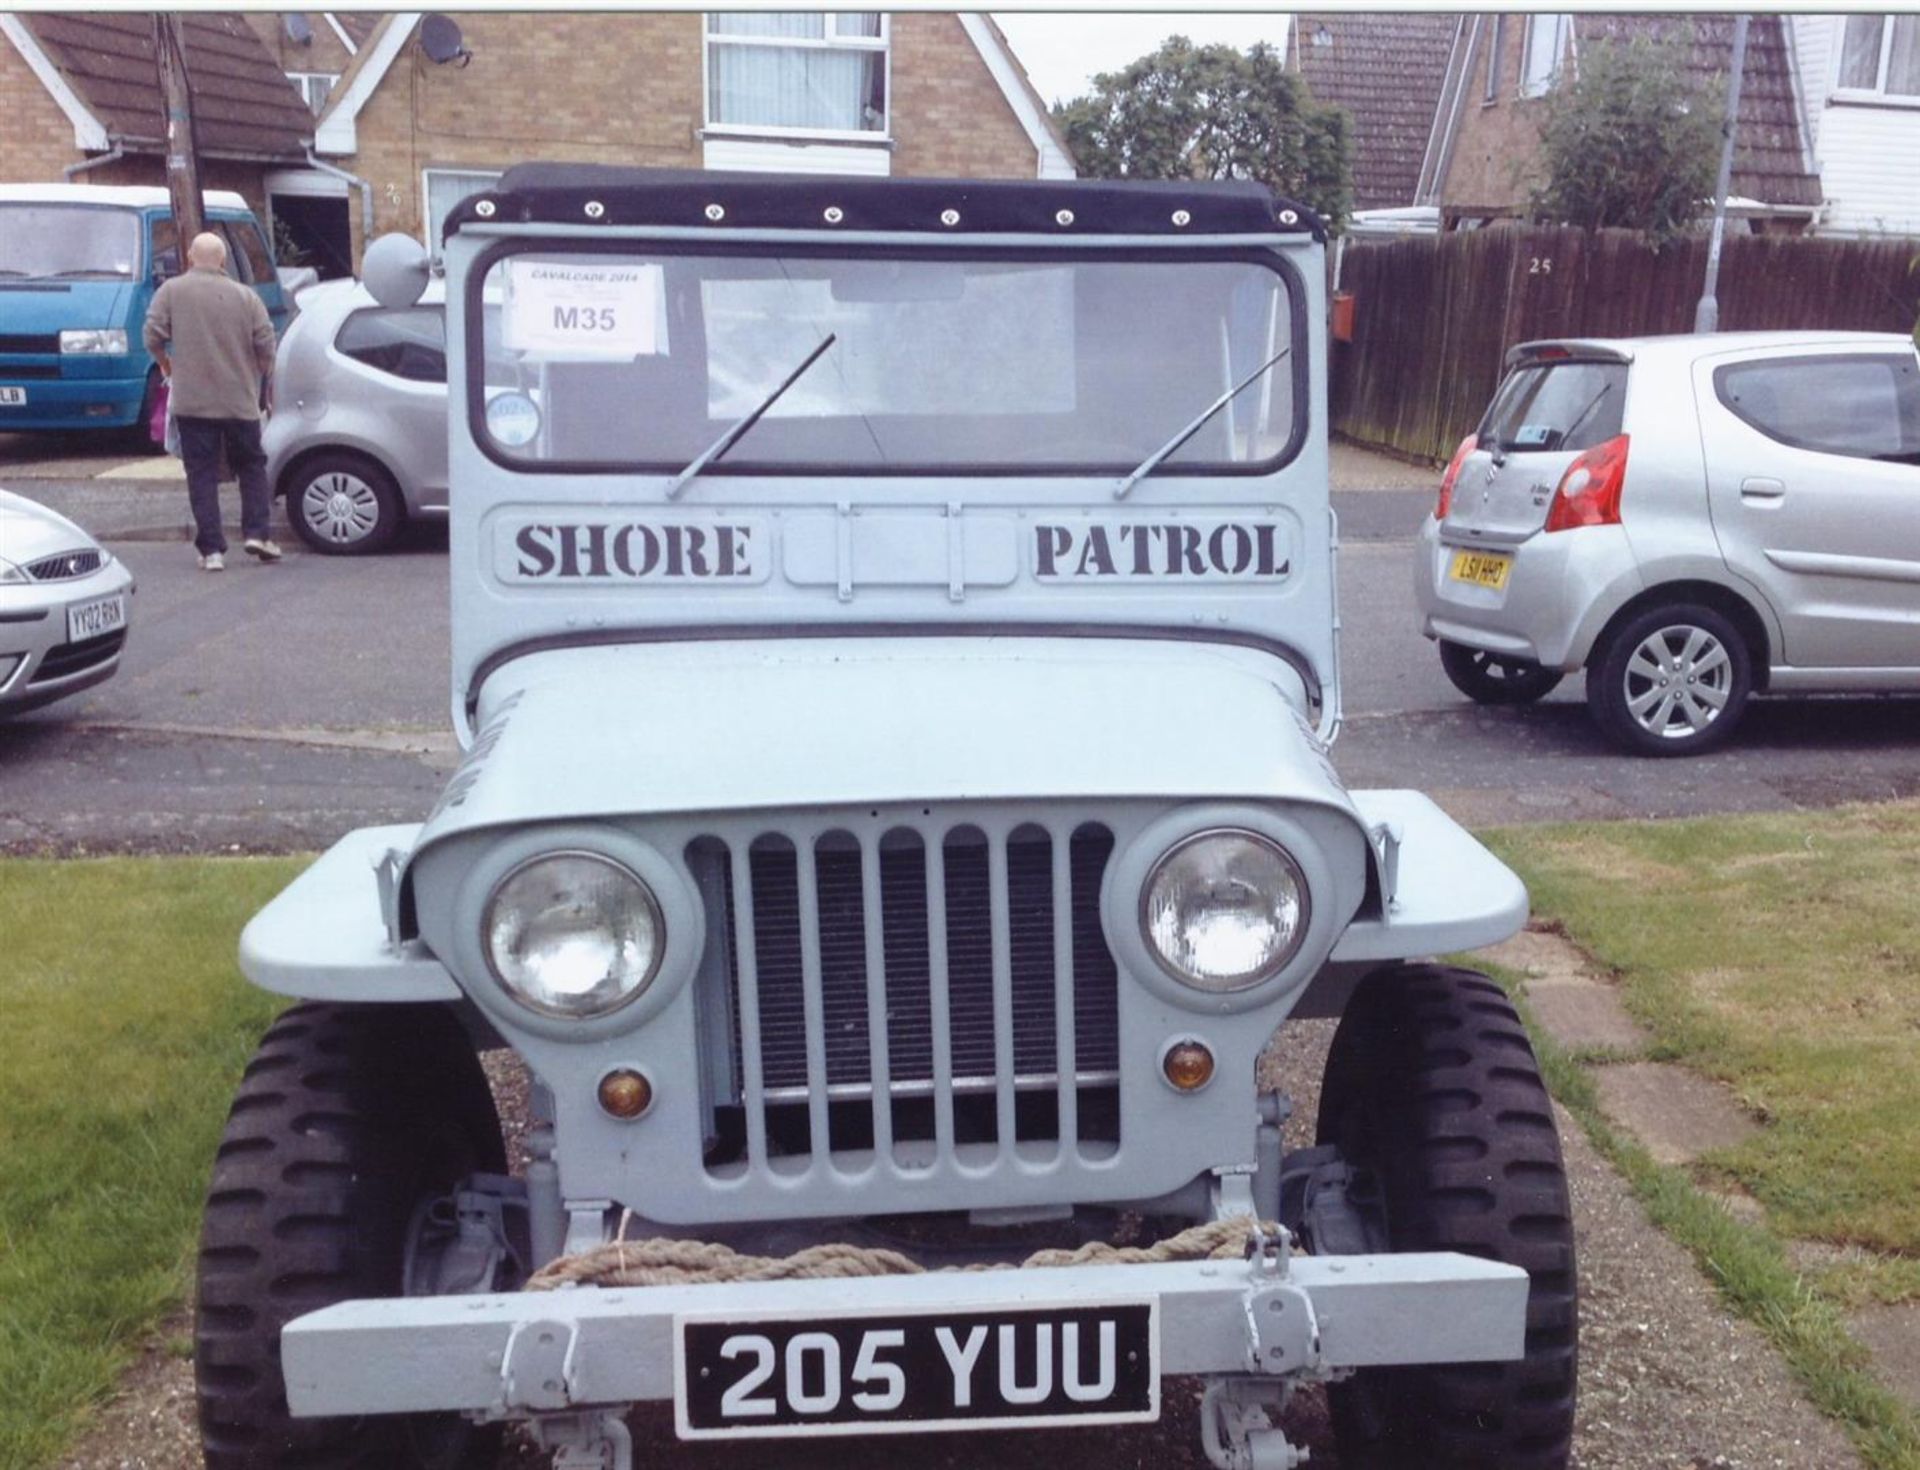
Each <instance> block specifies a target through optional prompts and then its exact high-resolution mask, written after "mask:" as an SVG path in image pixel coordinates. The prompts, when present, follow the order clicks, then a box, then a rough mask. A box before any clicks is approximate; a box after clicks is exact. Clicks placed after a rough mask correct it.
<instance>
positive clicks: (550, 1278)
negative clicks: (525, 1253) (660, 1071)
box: [526, 1215, 1279, 1291]
mask: <svg viewBox="0 0 1920 1470" xmlns="http://www.w3.org/2000/svg"><path fill="white" fill-rule="evenodd" d="M1278 1234H1279V1227H1278V1226H1276V1225H1271V1224H1262V1225H1261V1226H1259V1228H1258V1232H1257V1233H1256V1231H1255V1228H1254V1226H1253V1223H1252V1222H1251V1221H1250V1220H1248V1219H1247V1218H1246V1217H1245V1216H1240V1215H1232V1216H1229V1217H1227V1218H1226V1219H1224V1220H1211V1221H1209V1222H1207V1223H1206V1224H1204V1225H1194V1226H1191V1227H1189V1228H1188V1229H1186V1230H1182V1231H1181V1232H1180V1233H1179V1234H1178V1235H1170V1236H1168V1237H1167V1238H1166V1239H1165V1240H1162V1241H1157V1242H1155V1243H1154V1244H1153V1245H1109V1244H1108V1243H1107V1242H1105V1241H1101V1240H1096V1241H1089V1242H1088V1243H1087V1244H1086V1245H1082V1246H1077V1247H1075V1248H1074V1249H1072V1250H1059V1249H1054V1250H1043V1251H1035V1252H1034V1253H1033V1254H1032V1255H1030V1256H1028V1257H1027V1258H1026V1259H1025V1260H1024V1261H1022V1262H1021V1263H1020V1265H1021V1268H1022V1269H1025V1268H1027V1267H1030V1266H1137V1265H1150V1264H1154V1263H1157V1262H1164V1261H1204V1260H1216V1261H1218V1260H1239V1259H1241V1258H1242V1257H1244V1256H1245V1255H1247V1253H1248V1251H1249V1248H1250V1247H1253V1246H1254V1245H1255V1244H1256V1242H1257V1241H1258V1239H1259V1238H1260V1236H1261V1235H1264V1236H1265V1237H1266V1238H1267V1239H1269V1240H1271V1239H1273V1238H1274V1237H1276V1236H1277V1235H1278ZM945 1269H948V1270H962V1271H989V1270H994V1269H997V1268H995V1267H992V1266H960V1267H948V1268H945ZM926 1270H927V1268H926V1267H925V1266H922V1265H921V1264H920V1263H919V1262H918V1261H916V1260H914V1259H913V1258H912V1257H911V1256H906V1255H902V1254H901V1253H900V1252H899V1251H895V1250H887V1249H885V1248H883V1247H877V1246H860V1245H846V1244H841V1243H828V1244H823V1245H810V1246H808V1247H806V1248H805V1249H804V1250H798V1251H795V1252H794V1253H793V1254H792V1255H790V1256H748V1255H742V1254H741V1253H740V1252H739V1251H736V1250H734V1249H733V1248H732V1247H731V1246H725V1245H720V1244H717V1243H716V1242H714V1241H708V1240H668V1239H658V1238H655V1239H648V1240H612V1241H608V1242H607V1243H606V1244H605V1245H599V1246H595V1247H594V1248H593V1249H592V1250H587V1251H581V1252H579V1253H578V1254H577V1255H571V1256H561V1257H559V1258H558V1259H557V1260H553V1261H550V1262H548V1263H547V1264H546V1265H545V1266H543V1267H541V1268H540V1269H539V1270H538V1271H536V1272H534V1274H533V1275H532V1277H531V1278H529V1279H528V1281H527V1287H526V1289H527V1290H528V1291H552V1290H553V1289H554V1288H555V1287H559V1286H694V1285H705V1284H710V1283H713V1282H720V1281H819V1280H825V1279H830V1278H837V1277H853V1276H919V1275H923V1274H925V1272H926Z"/></svg>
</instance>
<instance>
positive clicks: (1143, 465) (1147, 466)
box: [1113, 347, 1293, 500]
mask: <svg viewBox="0 0 1920 1470" xmlns="http://www.w3.org/2000/svg"><path fill="white" fill-rule="evenodd" d="M1291 351H1293V349H1292V348H1291V347H1282V348H1281V349H1280V350H1279V351H1278V352H1276V353H1274V354H1273V356H1272V357H1269V358H1268V359H1267V360H1266V361H1265V362H1263V363H1261V364H1260V366H1259V367H1257V368H1255V369H1254V370H1253V371H1252V372H1250V373H1248V374H1247V375H1246V376H1245V377H1244V378H1242V379H1241V380H1240V381H1239V382H1237V383H1235V384H1234V385H1233V386H1232V387H1231V388H1229V389H1227V391H1226V392H1224V393H1222V394H1221V395H1220V396H1219V397H1218V398H1216V399H1214V400H1213V402H1212V403H1210V404H1208V405H1207V407H1206V409H1205V411H1204V412H1202V413H1201V414H1200V416H1199V417H1198V418H1196V419H1194V421H1193V422H1192V423H1190V424H1188V425H1187V426H1186V427H1185V428H1184V429H1182V430H1181V431H1180V432H1179V433H1177V434H1175V435H1174V436H1173V437H1172V438H1171V439H1169V440H1167V442H1166V443H1165V444H1162V445H1161V446H1160V447H1159V448H1158V449H1156V450H1154V451H1153V453H1152V454H1149V455H1148V456H1147V457H1146V458H1145V459H1143V460H1141V461H1140V463H1139V464H1138V465H1136V466H1135V467H1134V470H1133V473H1132V474H1130V475H1127V476H1126V477H1125V478H1124V479H1122V480H1121V481H1120V482H1119V483H1118V484H1117V485H1115V486H1114V487H1113V498H1114V499H1115V500H1119V499H1120V498H1122V497H1123V496H1124V495H1125V494H1126V493H1127V492H1128V491H1129V490H1131V489H1132V488H1133V487H1134V486H1135V485H1137V484H1139V483H1140V481H1141V480H1142V479H1144V478H1145V477H1146V476H1148V475H1150V474H1152V473H1153V472H1154V471H1155V470H1156V469H1158V468H1159V467H1160V461H1162V460H1163V459H1165V458H1166V457H1167V456H1168V455H1169V454H1172V453H1173V451H1174V450H1176V449H1178V448H1179V447H1180V446H1181V445H1182V444H1185V443H1186V442H1187V440H1189V439H1191V438H1192V437H1193V436H1194V435H1195V434H1197V433H1199V432H1200V431H1201V430H1202V429H1203V428H1205V427H1206V424H1207V420H1208V419H1210V418H1212V417H1213V416H1214V415H1215V414H1217V413H1218V412H1220V410H1221V409H1223V408H1225V407H1226V406H1227V405H1228V404H1229V403H1231V402H1233V400H1234V399H1235V398H1236V397H1237V396H1238V395H1239V393H1240V390H1241V389H1243V388H1245V387H1247V386H1248V385H1249V384H1251V383H1252V382H1253V381H1254V380H1255V379H1257V378H1259V377H1261V376H1263V375H1264V374H1265V373H1266V371H1267V369H1268V368H1270V367H1272V366H1273V365H1274V364H1275V363H1276V362H1278V361H1280V359H1281V358H1283V357H1285V356H1286V355H1287V354H1288V353H1289V352H1291Z"/></svg>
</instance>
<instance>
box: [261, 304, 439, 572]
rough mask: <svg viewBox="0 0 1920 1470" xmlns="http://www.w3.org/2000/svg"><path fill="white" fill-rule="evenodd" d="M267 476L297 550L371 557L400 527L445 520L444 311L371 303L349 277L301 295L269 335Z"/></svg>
mask: <svg viewBox="0 0 1920 1470" xmlns="http://www.w3.org/2000/svg"><path fill="white" fill-rule="evenodd" d="M274 376H275V379H276V384H275V400H276V402H275V407H276V411H275V413H274V415H273V417H272V418H271V419H270V420H269V421H268V423H267V428H266V432H265V434H264V435H263V443H264V445H265V448H266V451H267V475H268V479H269V482H270V483H271V484H272V485H273V486H274V489H275V492H276V493H278V494H281V495H284V496H286V500H287V520H288V521H289V522H291V523H292V525H293V529H294V530H295V532H297V533H298V534H299V536H300V539H301V540H302V541H304V542H305V543H306V544H307V545H308V546H310V547H312V548H313V549H314V550H315V551H319V552H325V553H329V554H333V555H352V554H355V553H360V552H370V551H379V550H381V549H382V548H383V547H385V546H387V545H389V544H390V543H391V542H392V541H393V539H394V537H395V536H397V535H398V534H399V533H400V530H401V528H402V527H403V526H404V525H406V524H407V523H408V522H409V521H416V520H422V519H445V517H446V514H447V346H446V312H445V308H444V306H443V305H442V297H441V287H440V285H439V283H438V282H435V283H434V284H433V286H432V288H431V291H430V293H429V294H428V295H427V296H425V297H423V298H422V299H421V301H420V302H419V304H418V305H415V306H409V307H405V308H402V309H399V310H394V309H390V308H387V307H384V306H381V305H380V304H379V303H378V302H376V301H375V300H374V299H373V297H372V296H371V295H369V294H368V292H367V290H366V288H365V287H364V286H362V285H360V283H359V282H357V281H331V282H327V283H325V284H323V285H319V286H314V287H311V288H309V289H308V290H306V291H303V292H301V293H300V315H299V316H298V317H296V318H295V319H294V322H293V324H292V325H291V326H290V327H288V328H287V330H286V333H285V335H283V336H282V337H281V339H280V354H279V361H278V364H277V366H276V368H275V373H274Z"/></svg>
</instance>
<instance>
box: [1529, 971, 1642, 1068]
mask: <svg viewBox="0 0 1920 1470" xmlns="http://www.w3.org/2000/svg"><path fill="white" fill-rule="evenodd" d="M1526 995H1527V1005H1528V1006H1529V1008H1531V1009H1532V1011H1533V1019H1534V1020H1535V1021H1537V1022H1539V1024H1540V1027H1541V1029H1542V1030H1544V1031H1545V1032H1546V1033H1547V1034H1548V1035H1549V1036H1551V1037H1552V1038H1553V1039H1554V1040H1555V1041H1557V1042H1559V1043H1560V1045H1562V1046H1564V1047H1566V1048H1567V1049H1568V1050H1569V1051H1593V1050H1602V1049H1604V1050H1607V1051H1615V1052H1632V1053H1638V1052H1643V1051H1645V1050H1646V1049H1647V1044H1648V1043H1649V1042H1650V1041H1651V1040H1652V1039H1653V1038H1652V1037H1651V1036H1649V1035H1648V1034H1647V1032H1646V1030H1645V1028H1643V1027H1642V1026H1641V1025H1640V1023H1639V1022H1638V1021H1636V1020H1634V1019H1633V1017H1632V1016H1629V1015H1628V1014H1627V1008H1626V1006H1625V1005H1623V1004H1622V1003H1621V1000H1620V992H1619V991H1617V990H1615V989H1614V988H1613V987H1612V986H1611V985H1598V984H1593V983H1591V982H1587V981H1572V982H1562V981H1553V980H1534V981H1530V982H1529V983H1528V985H1527V987H1526Z"/></svg>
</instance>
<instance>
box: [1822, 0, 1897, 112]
mask: <svg viewBox="0 0 1920 1470" xmlns="http://www.w3.org/2000/svg"><path fill="white" fill-rule="evenodd" d="M1869 18H1870V17H1867V16H1856V15H1843V16H1841V17H1839V20H1840V33H1839V34H1838V35H1837V36H1835V37H1834V38H1833V82H1832V85H1831V86H1829V87H1828V88H1827V93H1828V96H1829V97H1830V98H1831V100H1833V101H1835V102H1870V103H1872V104H1874V105H1875V106H1877V107H1920V92H1889V91H1888V90H1887V72H1888V70H1889V68H1891V67H1892V65H1893V23H1894V22H1895V21H1897V20H1913V16H1912V14H1911V13H1906V14H1897V15H1883V16H1881V17H1879V20H1880V61H1879V65H1878V67H1877V68H1876V69H1875V71H1874V77H1873V85H1872V86H1871V87H1843V86H1841V85H1840V69H1841V67H1842V66H1843V65H1844V64H1845V62H1846V54H1847V27H1848V26H1849V25H1851V24H1852V23H1853V22H1854V21H1855V20H1856V19H1859V20H1865V19H1869ZM1915 23H1916V24H1920V22H1915Z"/></svg>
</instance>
